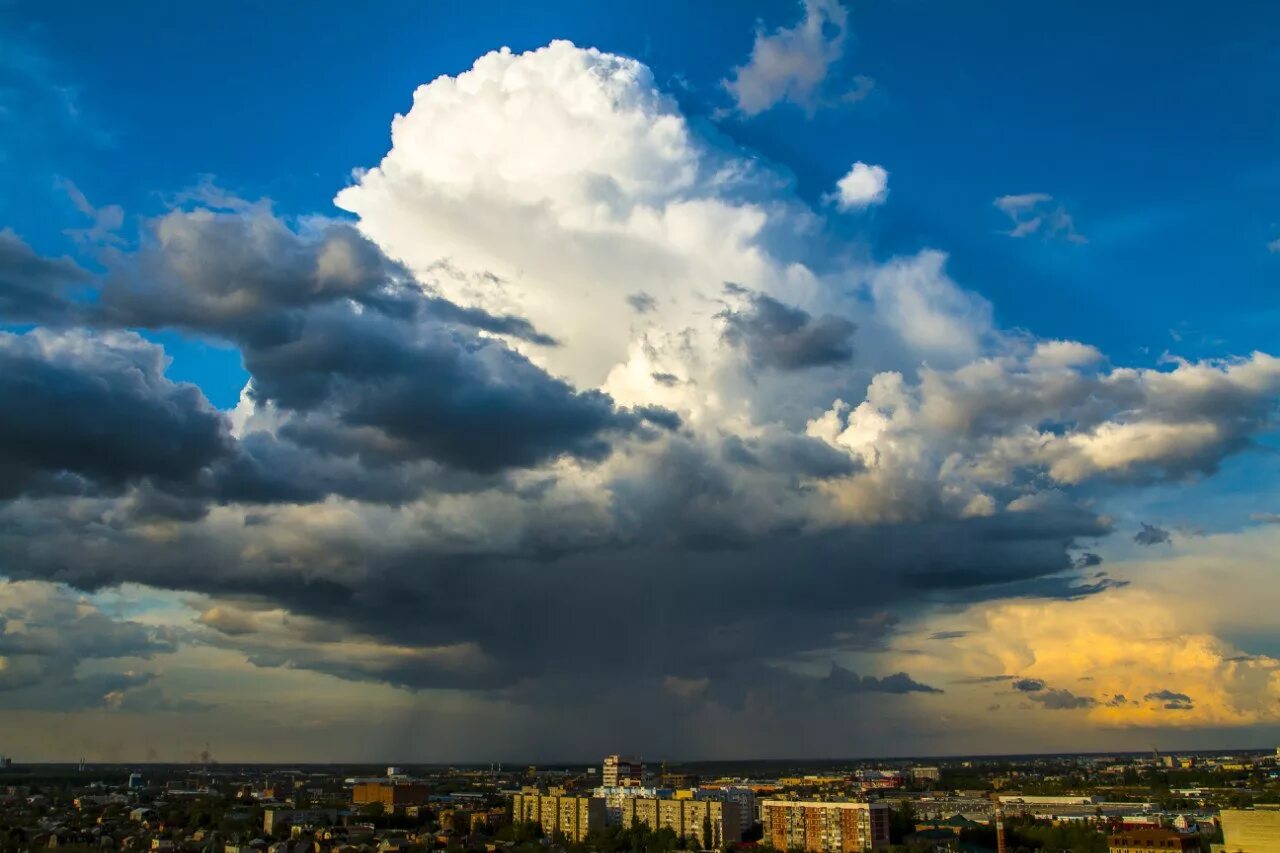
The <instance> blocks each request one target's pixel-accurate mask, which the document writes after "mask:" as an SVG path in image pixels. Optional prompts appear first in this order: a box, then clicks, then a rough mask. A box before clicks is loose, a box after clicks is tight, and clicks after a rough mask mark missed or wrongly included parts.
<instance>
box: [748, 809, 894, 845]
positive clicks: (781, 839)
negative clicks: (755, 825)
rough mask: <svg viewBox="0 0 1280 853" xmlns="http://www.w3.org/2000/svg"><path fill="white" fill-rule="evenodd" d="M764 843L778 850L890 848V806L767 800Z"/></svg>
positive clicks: (763, 812)
mask: <svg viewBox="0 0 1280 853" xmlns="http://www.w3.org/2000/svg"><path fill="white" fill-rule="evenodd" d="M760 820H761V823H762V824H763V826H764V838H763V840H764V842H765V843H767V844H770V845H772V846H773V847H774V848H775V849H777V850H803V851H806V853H854V851H859V850H879V849H881V848H885V847H888V846H889V805H888V803H850V802H826V801H817V800H765V801H763V802H762V803H760Z"/></svg>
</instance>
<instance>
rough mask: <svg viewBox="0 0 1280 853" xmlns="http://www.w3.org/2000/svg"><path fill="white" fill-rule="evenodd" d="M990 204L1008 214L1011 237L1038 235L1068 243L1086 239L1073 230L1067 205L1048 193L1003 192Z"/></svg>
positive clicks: (1074, 227) (1081, 241) (1072, 220)
mask: <svg viewBox="0 0 1280 853" xmlns="http://www.w3.org/2000/svg"><path fill="white" fill-rule="evenodd" d="M992 203H993V204H994V205H995V206H996V209H997V210H999V211H1000V212H1001V213H1003V214H1005V215H1006V216H1008V217H1009V221H1010V222H1011V223H1012V225H1013V227H1012V228H1010V229H1009V230H1008V231H1007V232H1005V233H1007V234H1008V235H1009V236H1010V237H1027V236H1030V235H1032V234H1039V235H1041V236H1042V237H1044V238H1045V239H1052V238H1061V239H1063V240H1066V241H1067V242H1069V243H1087V242H1088V240H1087V239H1086V238H1085V236H1084V235H1083V234H1081V233H1080V232H1079V231H1077V230H1076V224H1075V219H1074V218H1072V216H1071V214H1070V213H1068V212H1067V209H1066V207H1065V206H1064V205H1063V204H1062V203H1060V202H1058V201H1055V200H1054V198H1053V196H1051V195H1049V194H1048V193H1022V194H1020V195H1002V196H1000V197H999V198H997V199H996V200H995V201H994V202H992Z"/></svg>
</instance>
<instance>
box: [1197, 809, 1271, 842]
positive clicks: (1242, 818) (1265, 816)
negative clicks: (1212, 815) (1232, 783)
mask: <svg viewBox="0 0 1280 853" xmlns="http://www.w3.org/2000/svg"><path fill="white" fill-rule="evenodd" d="M1218 818H1219V820H1221V821H1222V844H1221V845H1214V848H1213V849H1214V850H1215V851H1216V850H1221V851H1224V853H1240V851H1243V853H1268V851H1272V850H1280V809H1274V808H1270V809H1223V810H1222V811H1221V812H1220V813H1219V815H1218Z"/></svg>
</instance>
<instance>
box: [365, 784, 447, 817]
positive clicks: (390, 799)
mask: <svg viewBox="0 0 1280 853" xmlns="http://www.w3.org/2000/svg"><path fill="white" fill-rule="evenodd" d="M430 793H431V789H430V788H428V787H427V786H426V785H419V784H417V783H415V782H400V783H396V784H389V783H387V782H361V783H360V784H358V785H356V786H355V787H354V788H352V789H351V804H352V805H356V806H365V805H369V804H370V803H382V807H383V808H384V809H386V810H388V811H391V810H394V809H396V808H403V807H404V806H420V805H422V804H423V803H425V802H427V797H428V795H429V794H430Z"/></svg>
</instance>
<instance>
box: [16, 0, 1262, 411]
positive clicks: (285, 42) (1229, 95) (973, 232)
mask: <svg viewBox="0 0 1280 853" xmlns="http://www.w3.org/2000/svg"><path fill="white" fill-rule="evenodd" d="M793 14H794V13H793V10H792V8H791V4H788V3H778V2H775V3H754V4H745V3H742V4H740V3H706V4H699V5H698V6H697V7H696V8H694V9H690V8H689V6H688V4H684V3H663V2H657V3H646V4H643V5H637V6H630V5H626V4H623V5H622V6H620V7H618V8H614V7H612V6H610V7H608V8H606V7H601V6H600V5H599V4H593V3H551V4H538V5H537V6H536V7H534V6H530V5H529V4H521V3H506V4H503V3H496V4H461V5H459V4H433V3H407V2H406V3H382V4H376V5H375V6H373V7H372V8H363V7H362V8H356V7H353V6H351V5H350V4H344V3H317V4H311V5H309V6H308V7H307V9H306V10H305V11H303V10H299V9H288V8H284V7H265V8H264V7H259V6H257V5H256V4H237V3H231V4H225V5H219V6H211V5H205V4H198V3H197V4H180V5H178V6H173V5H170V4H162V5H152V4H146V3H129V4H123V6H113V7H104V6H100V5H99V6H95V5H90V6H84V5H82V4H74V5H73V4H58V3H54V4H16V5H13V6H11V7H10V8H8V9H7V10H5V15H4V18H5V20H6V26H5V30H4V32H5V38H6V40H7V41H8V42H10V43H12V42H14V41H21V42H24V43H26V44H29V45H32V49H33V50H38V51H40V52H41V53H43V55H44V56H45V58H46V61H47V63H48V81H49V82H50V83H51V84H53V85H57V86H67V87H71V88H73V89H74V90H75V92H76V105H77V110H78V115H77V117H76V119H75V120H73V121H68V122H57V123H55V124H56V128H57V131H56V132H55V133H52V134H44V133H40V134H39V136H38V137H37V138H34V139H28V140H23V139H22V138H21V137H22V136H23V135H24V133H26V132H27V131H24V130H23V129H22V128H14V129H13V131H11V134H12V135H10V137H9V142H8V143H7V145H8V146H9V147H10V148H15V147H16V148H20V149H26V148H27V146H28V145H29V146H30V147H31V149H34V150H35V152H36V153H35V156H34V158H33V159H34V161H35V162H34V163H31V164H27V163H25V162H24V163H23V165H22V166H21V168H11V169H7V170H6V172H7V177H6V181H5V183H6V184H7V186H6V188H5V189H6V192H5V193H4V200H3V201H0V205H3V207H0V210H4V211H5V212H6V213H8V214H9V216H8V217H7V218H9V219H12V218H13V216H14V214H17V213H19V212H21V214H22V216H23V219H24V220H25V222H26V223H28V225H27V227H26V228H25V229H24V231H25V232H26V233H27V234H28V236H29V237H30V239H34V240H39V241H40V242H41V243H42V244H43V245H48V246H49V247H50V248H51V249H53V248H65V246H61V247H60V246H59V241H58V236H59V232H60V231H61V229H62V228H64V227H68V225H69V223H71V222H74V220H75V216H74V211H73V209H71V208H70V206H69V205H67V204H60V203H59V199H57V198H51V197H50V195H51V194H50V192H49V183H50V182H51V180H52V177H53V176H54V175H61V176H66V177H70V178H72V179H74V180H75V181H76V183H77V185H79V186H80V187H81V188H82V189H83V190H84V191H85V192H86V194H87V195H88V196H89V197H90V198H91V199H94V200H100V201H99V203H103V202H107V201H110V202H112V203H117V204H121V205H123V206H124V207H125V208H126V209H127V210H130V211H134V212H150V211H154V210H155V209H157V207H158V199H157V197H158V196H159V195H161V194H164V193H172V192H174V191H175V188H181V187H185V186H188V185H191V184H192V183H194V182H195V181H196V180H198V178H199V176H201V175H205V174H211V175H215V176H217V179H218V181H219V182H220V183H221V184H222V185H224V186H228V187H232V188H235V189H237V190H239V191H241V192H243V193H246V194H249V195H253V196H260V195H265V196H269V197H270V198H272V199H273V200H275V201H276V203H277V204H278V205H279V207H280V209H281V210H282V211H284V212H286V213H307V212H314V211H330V210H331V207H330V201H331V198H332V194H333V192H334V189H335V187H340V186H342V185H344V184H345V183H347V182H348V180H349V173H350V171H351V170H352V169H353V168H357V167H361V166H371V165H374V164H376V162H377V161H378V159H379V158H380V156H381V154H382V152H383V151H384V150H385V147H386V141H387V134H388V126H389V118H390V116H391V115H393V114H394V113H396V112H403V111H404V110H406V109H407V108H408V106H409V96H410V94H411V93H412V91H413V89H414V88H415V87H416V86H417V85H418V84H420V83H423V82H426V81H429V80H431V79H433V78H434V77H436V76H438V75H440V74H451V73H457V72H458V71H460V70H462V69H464V68H466V67H467V66H468V65H469V63H470V62H471V60H472V59H474V58H475V57H476V56H478V55H480V54H481V53H483V52H485V51H487V50H491V49H493V48H495V47H499V46H503V45H508V46H510V47H512V48H513V49H514V50H522V49H529V48H532V47H536V46H539V45H542V44H545V43H546V42H548V41H549V40H551V39H552V38H568V39H570V40H573V41H575V42H577V43H579V44H583V45H595V46H600V47H602V48H606V49H609V50H612V51H615V52H619V53H623V54H626V55H630V56H635V57H637V58H639V59H641V60H643V61H644V62H646V63H647V64H649V65H650V66H651V67H652V68H653V70H654V72H655V75H656V76H657V78H658V80H659V81H660V82H661V83H663V84H664V85H665V87H666V88H668V89H669V90H670V91H672V92H673V93H674V94H675V95H676V96H677V97H679V98H680V99H681V103H682V105H684V106H685V109H686V110H687V111H688V112H689V113H690V114H691V115H692V116H694V117H699V116H701V117H703V118H704V119H706V120H710V116H711V114H712V113H714V111H715V110H716V109H717V108H719V107H723V106H724V105H725V103H726V94H725V92H724V91H723V90H722V89H721V88H720V86H719V82H720V80H721V79H722V78H723V77H724V75H725V73H726V70H727V69H729V68H731V67H732V66H733V65H734V64H736V63H737V62H739V61H740V59H741V57H742V56H743V55H744V54H745V53H746V52H747V51H748V50H749V48H750V43H751V38H752V34H753V30H754V27H755V25H756V22H757V20H758V21H761V22H763V23H764V24H765V26H776V25H780V24H783V23H786V22H787V21H788V20H789V19H790V18H791V17H793ZM851 14H852V25H853V38H852V45H851V49H850V50H849V51H848V55H847V56H846V58H845V59H844V60H842V62H841V63H840V67H839V71H838V72H837V76H836V77H835V82H836V85H837V86H838V85H839V82H840V79H839V75H840V74H843V75H845V76H847V77H852V76H853V75H855V74H863V75H868V76H870V77H872V78H874V80H875V82H876V87H875V90H874V92H873V93H872V95H871V96H870V97H869V98H868V99H867V100H866V101H864V102H862V103H859V104H858V105H856V107H854V108H850V109H841V110H821V111H819V112H818V114H816V115H814V116H813V117H812V118H804V117H803V114H802V112H801V111H800V110H799V109H798V108H783V109H779V110H776V111H772V112H770V113H767V114H765V115H762V116H759V117H755V118H752V119H748V120H732V119H731V120H727V121H724V122H722V123H721V128H722V130H723V131H724V132H725V133H726V134H728V135H730V136H731V137H732V138H733V139H734V140H735V141H737V142H739V143H741V144H743V145H746V146H749V147H750V148H752V149H754V150H755V151H757V152H759V153H760V154H761V155H762V156H764V157H767V158H769V159H770V160H773V161H775V162H776V163H778V164H780V165H782V166H783V167H784V168H786V169H789V170H790V171H791V172H792V173H793V174H794V175H795V180H796V188H797V191H798V192H799V194H800V195H801V196H802V197H803V198H806V199H808V200H810V201H813V202H816V201H817V200H818V199H819V198H820V196H821V195H822V193H824V192H826V191H827V188H828V187H829V185H830V184H831V183H832V182H833V181H834V180H835V178H837V177H839V176H840V174H841V173H842V171H843V170H844V169H846V168H847V165H848V161H849V160H850V158H851V157H853V158H858V159H864V160H867V161H868V162H878V163H883V164H885V165H886V167H887V168H888V169H889V170H890V172H891V173H892V174H893V175H894V184H893V193H894V204H893V205H892V206H891V207H890V208H887V209H885V210H881V211H876V212H875V217H874V221H872V222H870V223H858V224H857V227H860V228H865V227H868V226H869V228H870V230H871V233H872V234H874V235H875V237H874V241H875V246H876V250H877V251H879V252H882V253H888V252H898V251H909V250H913V249H916V248H919V247H921V246H930V245H931V246H942V247H946V248H947V250H948V251H949V252H951V254H952V257H953V269H954V271H955V273H956V275H957V276H958V278H960V279H961V280H963V281H965V282H966V283H967V284H968V285H969V286H971V287H973V288H975V289H977V290H978V291H979V292H981V293H983V294H984V295H985V296H987V297H988V298H989V299H991V300H992V301H993V302H994V303H995V305H996V306H997V311H998V312H999V317H1000V320H1001V322H1002V323H1003V324H1005V325H1010V326H1023V327H1027V328H1033V329H1035V330H1037V331H1038V332H1040V333H1042V334H1049V335H1059V336H1069V337H1075V338H1079V339H1082V340H1088V341H1090V342H1092V343H1095V344H1097V345H1098V346H1100V347H1102V348H1104V349H1105V350H1106V351H1108V352H1112V353H1117V354H1119V353H1123V354H1124V356H1125V357H1126V358H1127V359H1131V360H1141V359H1142V358H1143V356H1144V355H1146V356H1149V357H1151V358H1154V357H1156V356H1158V355H1159V354H1160V353H1161V352H1162V351H1163V350H1164V349H1166V348H1168V347H1169V346H1170V345H1171V344H1172V343H1174V342H1175V339H1174V338H1172V337H1171V330H1172V331H1173V332H1175V333H1177V334H1178V335H1180V336H1181V337H1182V340H1181V341H1178V343H1181V344H1183V345H1182V346H1181V347H1180V348H1179V349H1180V351H1181V352H1182V353H1183V354H1186V355H1202V354H1204V355H1207V354H1211V353H1217V352H1220V351H1221V350H1222V348H1223V343H1225V346H1226V348H1227V349H1229V350H1231V351H1233V352H1248V351H1251V350H1252V349H1255V348H1266V347H1267V346H1268V345H1269V344H1270V343H1271V341H1272V340H1273V339H1274V332H1273V329H1274V328H1275V320H1276V315H1275V312H1276V308H1277V305H1276V301H1277V300H1276V295H1275V288H1274V284H1273V282H1274V277H1275V275H1276V267H1277V262H1280V258H1278V257H1275V256H1273V255H1272V254H1271V253H1270V252H1268V250H1267V244H1268V243H1269V242H1270V241H1271V240H1274V239H1276V238H1277V237H1280V211H1277V210H1276V209H1275V201H1274V199H1275V197H1276V189H1277V187H1280V168H1278V167H1277V165H1276V162H1275V150H1276V141H1277V138H1278V135H1280V133H1278V131H1280V128H1278V127H1277V121H1278V119H1277V117H1276V115H1275V111H1274V110H1272V109H1270V107H1269V98H1268V93H1269V91H1270V89H1271V87H1272V86H1273V84H1274V80H1275V77H1276V74H1277V72H1278V71H1280V68H1277V62H1278V61H1280V60H1277V58H1276V57H1277V56H1278V55H1280V53H1277V50H1276V47H1277V45H1276V44H1275V40H1276V38H1277V37H1276V35H1275V27H1274V23H1275V21H1274V18H1275V10H1274V7H1272V6H1270V5H1269V4H1266V3H1239V4H1232V6H1231V7H1230V8H1229V9H1226V10H1222V11H1220V12H1218V13H1215V14H1214V15H1211V16H1206V15H1205V14H1204V10H1203V6H1202V5H1201V4H1197V3H1170V4H1166V5H1164V6H1162V7H1161V13H1160V15H1152V14H1150V13H1149V10H1144V9H1139V8H1137V7H1132V8H1130V9H1127V10H1126V9H1119V10H1117V9H1116V8H1115V6H1114V4H1107V3H1043V4H1026V5H1023V6H1019V7H1016V8H1011V7H1010V6H1009V5H1008V4H1003V3H975V4H964V5H963V6H961V5H957V4H945V3H936V2H933V3H930V2H922V0H901V2H874V0H873V2H866V3H860V4H857V5H855V6H854V7H852V10H851ZM685 87H687V88H685ZM48 106H49V107H50V108H53V107H56V106H57V104H56V103H51V104H48ZM158 118H159V119H160V120H159V121H158V120H157V119H158ZM34 128H35V129H36V130H37V131H39V130H41V129H42V126H41V125H39V124H36V125H35V126H34ZM42 161H43V162H42ZM1024 192H1048V193H1050V194H1052V195H1054V196H1055V198H1056V199H1058V200H1060V201H1062V202H1063V203H1064V204H1066V205H1067V207H1068V209H1069V210H1070V212H1071V214H1072V215H1073V217H1074V218H1075V219H1076V221H1077V223H1078V227H1079V229H1080V231H1081V233H1083V234H1085V236H1086V237H1087V238H1088V240H1089V242H1088V244H1086V245H1083V246H1074V245H1069V244H1068V245H1050V246H1045V245H1043V244H1041V243H1040V241H1036V240H1024V241H1011V240H1005V239H1001V237H1002V235H1001V233H1000V232H1001V231H1002V230H1007V229H1006V226H1007V221H1006V220H1005V219H1004V217H1003V216H1002V215H1001V214H999V212H998V211H996V210H994V209H992V207H991V200H992V199H993V198H995V197H996V196H1000V195H1006V194H1013V193H1024ZM6 208H7V209H6ZM40 211H43V212H40ZM33 213H34V214H35V216H34V217H33V215H32V214H33ZM1118 293H1119V294H1124V296H1125V298H1124V299H1123V300H1120V299H1117V298H1116V295H1117V294H1118ZM1220 342H1223V343H1220ZM224 393H225V392H222V391H221V390H220V391H219V396H220V397H222V398H223V399H225V397H224V396H223V394H224Z"/></svg>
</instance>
